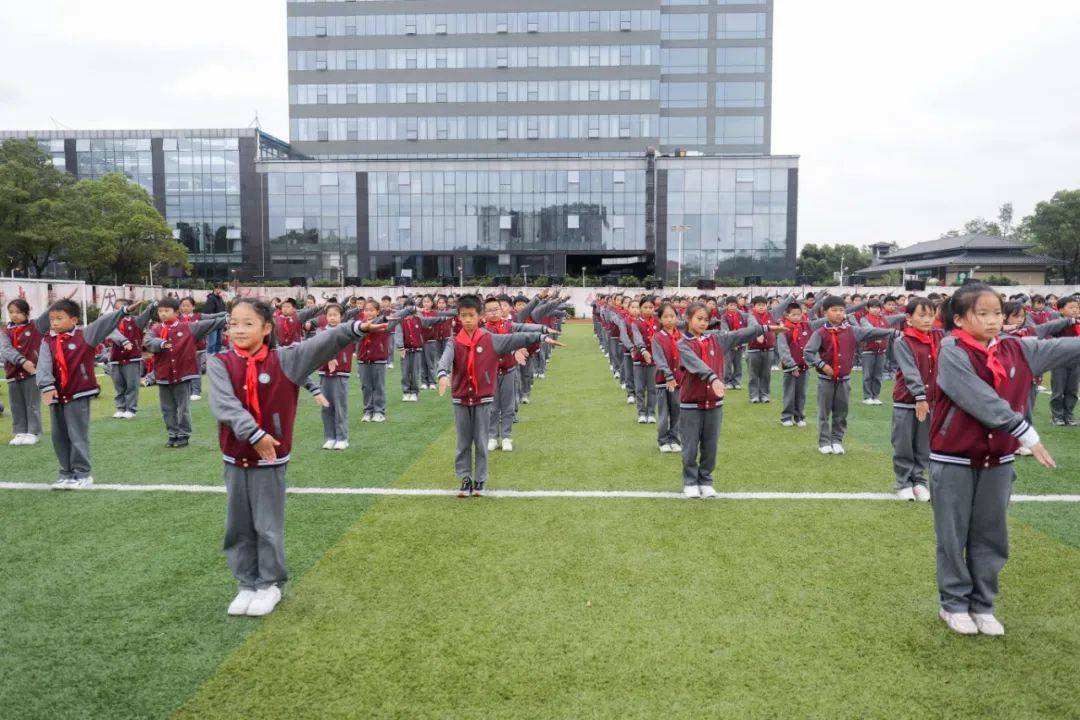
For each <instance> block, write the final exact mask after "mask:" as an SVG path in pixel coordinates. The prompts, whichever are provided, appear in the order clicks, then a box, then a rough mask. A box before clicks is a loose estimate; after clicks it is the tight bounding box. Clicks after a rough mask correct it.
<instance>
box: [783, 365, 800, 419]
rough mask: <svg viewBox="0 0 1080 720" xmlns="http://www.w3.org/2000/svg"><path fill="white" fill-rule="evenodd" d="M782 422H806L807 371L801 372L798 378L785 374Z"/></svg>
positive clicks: (793, 374) (792, 374)
mask: <svg viewBox="0 0 1080 720" xmlns="http://www.w3.org/2000/svg"><path fill="white" fill-rule="evenodd" d="M780 420H781V422H782V421H784V420H790V421H792V422H800V421H803V420H806V370H799V375H798V377H796V376H795V373H791V372H786V373H784V408H783V410H781V411H780Z"/></svg>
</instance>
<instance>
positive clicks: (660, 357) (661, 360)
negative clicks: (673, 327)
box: [652, 335, 675, 382]
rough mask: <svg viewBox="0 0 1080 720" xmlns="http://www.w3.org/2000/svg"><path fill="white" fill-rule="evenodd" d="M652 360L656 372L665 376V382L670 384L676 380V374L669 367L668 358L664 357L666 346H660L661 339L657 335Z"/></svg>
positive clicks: (654, 338)
mask: <svg viewBox="0 0 1080 720" xmlns="http://www.w3.org/2000/svg"><path fill="white" fill-rule="evenodd" d="M652 358H653V364H654V365H656V370H657V371H658V372H660V373H661V374H662V375H663V376H664V380H665V381H668V382H670V381H671V380H674V379H675V373H674V372H672V370H671V366H670V365H668V361H667V358H666V357H665V356H664V346H663V345H661V344H660V340H659V338H657V337H656V336H655V335H654V336H653V341H652Z"/></svg>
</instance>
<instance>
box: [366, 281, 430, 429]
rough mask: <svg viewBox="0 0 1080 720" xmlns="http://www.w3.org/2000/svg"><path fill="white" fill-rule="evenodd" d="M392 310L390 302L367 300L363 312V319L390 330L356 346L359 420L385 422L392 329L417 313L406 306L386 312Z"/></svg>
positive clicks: (378, 333)
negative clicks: (360, 399)
mask: <svg viewBox="0 0 1080 720" xmlns="http://www.w3.org/2000/svg"><path fill="white" fill-rule="evenodd" d="M387 299H388V298H387ZM392 311H393V308H392V307H390V306H389V305H388V304H387V305H383V306H380V305H379V304H378V303H376V302H375V301H374V300H368V301H367V302H366V303H364V309H363V312H362V313H361V317H362V318H363V320H364V322H366V323H375V324H382V323H386V327H387V329H386V331H384V332H373V333H368V334H367V335H365V336H364V339H363V340H361V341H360V342H359V343H357V345H356V360H357V363H356V372H357V373H358V374H359V375H360V391H361V393H362V394H363V398H364V415H363V417H361V418H360V422H376V423H381V422H386V368H387V367H388V366H389V364H390V359H391V358H392V357H393V356H394V354H393V348H392V346H393V342H394V336H393V331H394V329H395V328H396V327H397V325H398V323H400V322H401V319H402V318H403V317H405V316H406V315H408V314H411V313H413V312H416V308H415V307H412V308H407V309H405V310H403V311H402V312H401V313H398V314H395V315H393V316H392V317H389V318H388V317H387V316H386V315H385V314H383V313H385V312H392Z"/></svg>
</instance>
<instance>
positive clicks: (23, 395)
mask: <svg viewBox="0 0 1080 720" xmlns="http://www.w3.org/2000/svg"><path fill="white" fill-rule="evenodd" d="M8 401H9V402H10V403H11V432H12V433H14V434H15V435H40V434H41V390H40V389H38V385H37V377H36V376H34V375H31V376H30V377H28V378H26V379H25V380H14V381H12V382H9V383H8Z"/></svg>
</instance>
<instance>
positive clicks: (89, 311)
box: [86, 305, 101, 324]
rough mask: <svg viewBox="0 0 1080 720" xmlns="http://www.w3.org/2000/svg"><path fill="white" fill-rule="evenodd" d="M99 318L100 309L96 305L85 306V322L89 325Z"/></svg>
mask: <svg viewBox="0 0 1080 720" xmlns="http://www.w3.org/2000/svg"><path fill="white" fill-rule="evenodd" d="M99 317H101V308H100V307H99V306H97V305H87V306H86V322H87V324H90V323H92V322H94V321H95V320H97V319H98V318H99Z"/></svg>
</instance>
